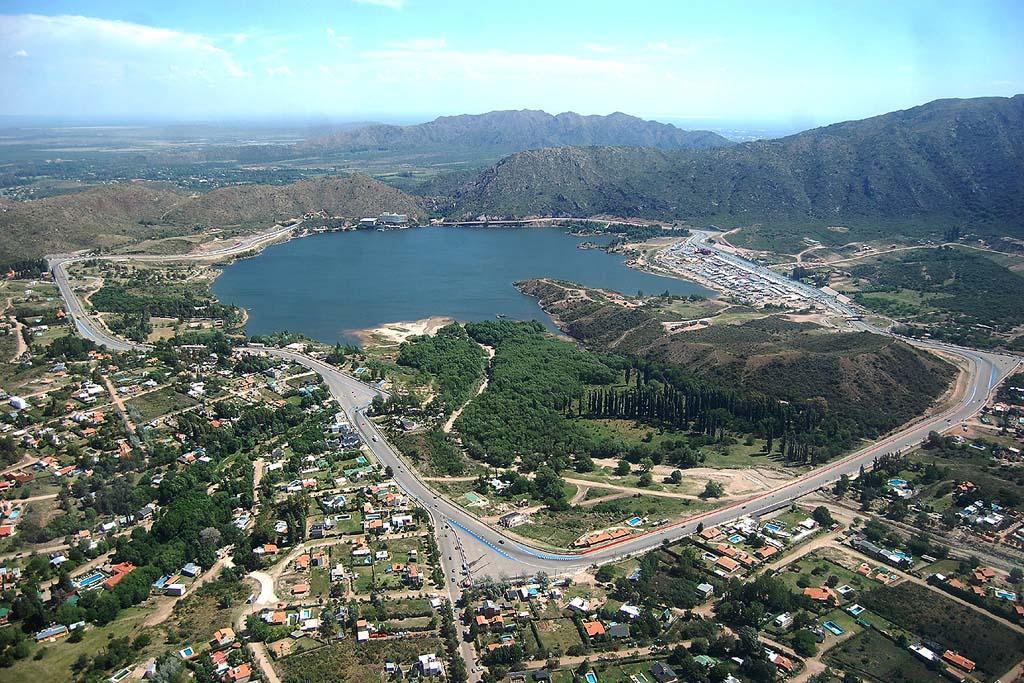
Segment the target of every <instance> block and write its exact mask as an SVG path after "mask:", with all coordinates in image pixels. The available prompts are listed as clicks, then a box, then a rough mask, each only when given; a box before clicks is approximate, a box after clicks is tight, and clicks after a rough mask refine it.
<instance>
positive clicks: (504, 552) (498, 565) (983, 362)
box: [48, 225, 1020, 593]
mask: <svg viewBox="0 0 1024 683" xmlns="http://www.w3.org/2000/svg"><path fill="white" fill-rule="evenodd" d="M295 227H296V226H295V225H293V226H289V227H287V228H279V229H276V230H274V231H272V232H271V233H264V234H262V235H258V236H256V237H254V238H251V239H250V240H248V241H247V243H246V244H245V245H244V246H243V245H242V243H238V244H236V245H234V246H233V247H228V248H225V249H222V250H218V251H217V252H208V253H206V254H200V255H188V256H170V257H167V256H154V257H148V256H141V257H140V256H119V257H104V258H111V259H115V260H131V259H139V260H147V261H180V260H190V259H200V260H205V259H211V258H223V257H225V256H230V255H233V254H236V253H240V252H243V251H246V250H248V249H251V248H252V247H253V246H256V244H259V243H261V242H265V241H268V240H271V239H276V238H277V237H280V236H281V235H282V234H284V233H286V232H290V231H291V230H292V229H294V228H295ZM712 248H714V247H713V246H712ZM729 256H730V258H731V259H737V260H739V259H738V257H736V256H735V255H731V254H730V255H729ZM80 258H84V257H75V256H63V255H58V256H51V257H48V259H49V262H50V265H51V268H52V270H53V274H54V279H55V281H56V283H57V286H58V287H59V288H60V292H61V295H62V296H63V297H64V300H65V302H66V304H67V307H68V312H69V313H70V314H71V315H72V317H73V318H74V320H75V324H76V326H77V328H78V331H79V333H80V334H82V335H83V336H85V337H86V338H89V339H92V340H93V341H95V342H96V343H98V344H103V345H106V346H107V347H109V348H110V349H112V350H117V351H131V350H140V349H144V348H146V347H145V346H144V345H142V344H134V343H131V342H126V341H124V340H122V339H118V338H116V337H113V336H112V335H110V334H109V333H107V332H106V331H105V330H104V329H103V328H102V326H100V325H98V324H97V323H96V322H95V321H94V320H93V319H92V318H91V317H90V316H89V315H88V314H87V313H86V312H85V310H84V309H83V308H82V305H81V302H80V301H79V299H78V297H77V296H75V294H74V292H73V291H72V290H71V287H70V285H69V283H68V281H67V273H66V271H65V266H66V264H67V263H68V262H70V261H72V260H77V259H80ZM744 266H745V267H753V268H759V267H758V266H756V264H752V263H749V262H746V263H744ZM818 295H819V296H820V295H821V292H818ZM854 325H855V326H856V327H857V328H858V329H861V330H864V331H870V332H874V333H876V334H885V335H889V336H892V335H891V334H890V333H889V332H888V331H885V330H880V329H878V328H874V327H872V326H870V325H868V324H867V323H865V322H863V321H854ZM904 341H906V342H907V343H910V344H913V345H915V346H918V347H921V348H926V349H929V350H941V351H943V352H945V353H948V354H952V355H956V356H959V357H960V358H962V359H963V360H964V361H965V363H966V365H967V368H968V371H967V375H968V384H967V387H966V389H965V391H964V392H963V395H961V396H958V397H956V398H955V400H953V401H952V402H951V403H949V404H948V405H947V407H945V408H944V409H942V410H940V411H939V412H938V413H933V414H930V415H928V416H926V417H924V418H921V419H919V420H917V421H916V422H914V423H912V424H910V425H909V426H906V427H905V428H903V429H901V430H900V431H898V432H896V433H894V434H891V435H888V436H886V437H883V438H882V439H880V440H878V441H876V442H875V443H873V444H871V445H869V446H866V447H865V448H863V449H861V450H859V451H857V452H855V453H853V454H851V455H849V456H847V457H845V458H842V459H840V460H836V461H834V462H831V463H829V464H827V465H825V466H823V467H820V468H818V469H816V470H813V471H811V472H808V473H807V474H805V475H804V476H802V477H800V478H798V479H795V480H793V481H791V482H788V483H787V484H785V485H783V486H780V487H777V488H775V489H772V490H770V491H767V492H765V493H762V494H759V495H757V496H753V497H751V498H749V499H747V500H743V501H740V502H737V503H734V504H732V505H729V506H727V507H723V508H719V509H716V510H713V511H710V512H707V513H704V514H701V515H697V516H694V517H691V518H688V519H685V520H681V521H678V522H676V523H673V524H668V525H665V526H663V527H659V528H657V529H655V530H653V531H651V532H648V533H646V534H643V535H635V536H630V537H626V538H625V539H623V540H621V541H618V542H615V543H613V544H608V545H604V546H601V547H598V548H595V549H592V550H590V551H588V552H585V553H568V552H565V553H560V552H557V551H545V550H542V549H539V548H535V547H531V546H527V545H524V544H522V543H519V542H517V541H516V540H514V539H513V538H511V537H509V536H507V535H505V534H504V533H502V531H501V530H500V529H497V528H494V527H491V526H488V525H486V524H484V523H483V522H481V521H479V520H478V519H477V518H476V517H475V516H474V515H472V514H471V513H469V512H468V511H466V510H464V509H463V508H461V507H459V506H457V505H455V504H454V503H453V502H451V501H449V500H447V499H445V498H443V497H440V496H438V495H437V494H436V493H435V492H434V490H433V489H431V488H430V486H428V485H427V484H426V483H425V482H423V481H422V480H421V479H420V478H419V476H418V475H417V474H416V472H415V470H414V469H413V468H411V467H410V466H409V465H408V464H407V463H406V462H405V461H404V460H403V458H402V457H401V456H400V455H399V453H398V452H397V450H396V449H394V448H393V447H392V446H391V444H390V443H388V441H387V439H386V438H385V437H384V435H383V434H381V433H380V432H379V430H378V429H377V427H376V425H374V424H373V422H371V421H370V420H369V419H367V418H366V415H365V412H364V411H365V409H366V408H367V406H368V405H369V403H370V401H371V400H372V399H373V397H374V396H376V395H377V394H378V393H379V392H377V391H375V390H374V389H372V388H370V387H369V386H367V385H366V384H363V383H362V382H360V381H359V380H357V379H355V378H354V377H351V376H349V375H347V374H345V373H343V372H341V371H340V370H338V369H337V368H335V367H334V366H331V365H329V364H327V363H324V362H322V361H319V360H316V359H314V358H310V357H309V356H306V355H303V354H298V353H295V352H292V351H287V350H284V349H276V348H254V347H250V348H249V349H248V351H249V352H252V353H269V354H271V355H274V356H277V357H280V358H285V359H288V360H291V361H294V362H296V363H299V364H301V365H303V366H305V367H306V368H308V369H310V370H313V371H314V372H316V373H318V374H319V375H320V376H321V377H322V378H323V379H324V382H325V383H326V384H327V386H328V388H329V389H330V391H331V393H332V395H333V396H334V397H335V399H336V400H337V401H338V402H339V403H340V404H341V406H342V408H343V409H344V410H345V412H346V413H347V414H348V416H349V418H350V419H351V420H352V421H353V424H355V426H356V428H357V429H358V430H359V432H360V434H361V435H362V437H363V439H364V441H365V442H366V444H367V446H368V447H369V448H370V449H371V451H372V452H373V454H374V455H375V456H376V457H377V459H378V460H379V461H380V462H381V463H383V464H384V465H386V466H389V467H391V468H392V470H393V472H394V477H395V480H396V481H397V482H398V484H399V485H400V486H401V487H402V488H403V489H404V490H405V491H406V492H407V493H408V494H409V495H410V496H411V497H412V498H414V499H416V500H417V501H419V503H420V504H421V505H423V506H424V507H425V508H426V509H427V510H428V511H429V512H430V515H431V518H432V520H433V523H434V524H435V527H436V528H435V531H436V535H437V540H438V544H439V547H440V549H441V552H442V564H443V566H444V570H445V574H446V580H447V581H449V582H450V583H451V585H450V586H449V588H451V589H452V591H453V593H457V591H458V584H459V583H461V581H462V580H463V577H464V576H465V575H469V576H472V577H479V576H490V577H494V578H500V577H511V576H521V575H529V574H535V573H537V572H539V571H544V572H547V573H548V574H552V575H554V574H565V573H571V572H575V571H578V570H580V569H583V568H585V567H587V566H590V565H593V564H601V563H605V562H611V561H614V560H617V559H619V558H621V557H624V556H626V555H632V554H639V553H643V552H646V551H648V550H650V549H652V548H655V547H657V546H658V545H660V544H661V543H663V542H665V541H674V540H677V539H679V538H681V537H683V536H686V535H688V534H691V533H693V532H694V531H695V530H696V527H697V524H698V523H703V524H704V525H705V526H714V525H717V524H721V523H723V522H728V521H730V520H734V519H736V518H738V517H742V516H744V515H759V514H763V513H766V512H770V511H772V510H776V509H779V508H781V507H785V506H787V505H789V504H790V503H791V502H792V501H794V500H796V499H797V498H800V497H801V496H804V495H806V494H808V493H810V492H812V491H814V490H816V489H818V488H821V487H823V486H826V485H828V484H830V483H832V482H834V481H835V480H837V479H839V477H840V476H841V475H843V474H847V475H855V474H857V472H858V471H859V470H860V468H861V466H862V465H863V466H870V465H871V462H872V461H873V459H874V458H875V457H877V456H878V455H881V454H884V453H891V452H894V451H900V450H904V449H907V448H910V447H913V446H916V445H917V444H919V443H920V442H921V441H922V440H923V439H924V438H925V437H926V436H927V434H928V432H929V431H932V430H937V431H942V430H944V429H947V428H949V427H950V426H951V425H954V424H956V423H958V422H961V421H963V420H965V419H967V418H969V417H971V416H973V415H975V414H976V413H977V412H979V411H980V410H981V408H982V407H983V406H984V405H985V403H986V401H987V399H988V397H989V395H990V393H991V392H992V390H993V389H994V388H995V386H996V385H997V384H998V383H999V382H1001V381H1002V380H1003V379H1004V378H1005V377H1006V376H1008V375H1009V374H1010V373H1011V372H1013V371H1014V370H1015V369H1016V368H1017V367H1018V365H1019V364H1020V361H1019V359H1018V358H1016V357H1013V356H1008V355H1003V354H996V353H989V352H983V351H976V350H972V349H965V348H961V347H955V346H951V345H946V344H940V343H937V342H929V341H921V340H912V339H905V340H904Z"/></svg>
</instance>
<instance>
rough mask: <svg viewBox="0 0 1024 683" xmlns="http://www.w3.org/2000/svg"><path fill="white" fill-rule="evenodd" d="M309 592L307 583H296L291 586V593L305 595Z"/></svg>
mask: <svg viewBox="0 0 1024 683" xmlns="http://www.w3.org/2000/svg"><path fill="white" fill-rule="evenodd" d="M308 593H309V584H308V583H297V584H295V585H294V586H292V595H307V594H308Z"/></svg>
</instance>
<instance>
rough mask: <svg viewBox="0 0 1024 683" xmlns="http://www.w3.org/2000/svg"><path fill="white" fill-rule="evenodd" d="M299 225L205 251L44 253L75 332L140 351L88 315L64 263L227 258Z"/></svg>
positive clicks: (116, 347) (139, 346) (109, 345)
mask: <svg viewBox="0 0 1024 683" xmlns="http://www.w3.org/2000/svg"><path fill="white" fill-rule="evenodd" d="M301 225H302V221H297V222H295V223H292V224H291V225H275V226H274V227H273V228H272V229H271V230H269V231H267V232H261V233H256V234H254V235H249V236H247V237H242V238H240V239H238V240H236V241H235V242H234V243H233V244H231V245H230V246H225V247H221V248H219V249H212V250H210V251H206V252H200V253H195V254H171V255H155V254H125V255H104V256H88V255H82V254H51V255H49V256H47V257H46V262H47V264H48V265H49V267H50V272H51V273H53V281H54V283H56V285H57V289H59V290H60V295H61V297H62V298H63V299H64V303H65V304H66V305H67V309H68V310H67V312H68V315H70V316H71V318H72V320H74V321H75V328H76V329H77V330H78V333H79V334H80V335H82V336H83V337H85V338H86V339H90V340H92V341H93V342H95V343H96V344H99V345H101V346H106V347H107V348H108V349H110V350H111V351H144V350H145V349H147V348H149V347H148V346H147V345H145V344H138V343H135V342H131V341H127V340H125V339H121V338H119V337H115V336H113V335H111V334H110V333H109V332H107V331H106V329H105V328H104V327H103V325H102V324H100V323H99V322H98V321H97V320H95V319H94V318H93V317H92V316H90V315H89V314H88V312H86V310H85V308H84V307H83V305H82V302H81V300H80V299H79V298H78V296H77V295H75V293H74V291H73V290H72V289H71V283H70V282H69V281H68V272H67V267H68V264H70V263H74V262H75V261H86V260H89V259H94V258H95V259H102V260H105V261H141V262H145V263H161V262H163V263H173V262H178V261H215V260H219V259H224V258H230V257H231V256H237V255H238V254H243V253H245V252H247V251H250V250H252V249H256V248H258V247H261V246H264V245H267V244H269V243H271V242H274V241H275V240H278V239H280V238H281V237H284V236H286V235H289V234H290V233H291V232H292V231H293V230H295V229H296V228H298V227H299V226H301Z"/></svg>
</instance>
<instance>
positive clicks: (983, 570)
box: [973, 567, 996, 584]
mask: <svg viewBox="0 0 1024 683" xmlns="http://www.w3.org/2000/svg"><path fill="white" fill-rule="evenodd" d="M994 578H996V571H995V570H994V569H992V567H977V568H975V570H974V580H973V582H974V583H979V584H980V583H988V582H989V581H991V580H992V579H994Z"/></svg>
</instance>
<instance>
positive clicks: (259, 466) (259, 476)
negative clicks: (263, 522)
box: [252, 458, 266, 507]
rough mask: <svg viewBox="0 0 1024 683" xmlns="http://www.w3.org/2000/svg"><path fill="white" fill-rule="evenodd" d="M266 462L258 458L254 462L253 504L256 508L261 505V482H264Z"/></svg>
mask: <svg viewBox="0 0 1024 683" xmlns="http://www.w3.org/2000/svg"><path fill="white" fill-rule="evenodd" d="M265 467H266V462H265V461H264V460H263V458H256V459H255V460H253V462H252V502H253V506H254V507H258V506H259V504H260V482H261V481H263V472H264V468H265Z"/></svg>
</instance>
